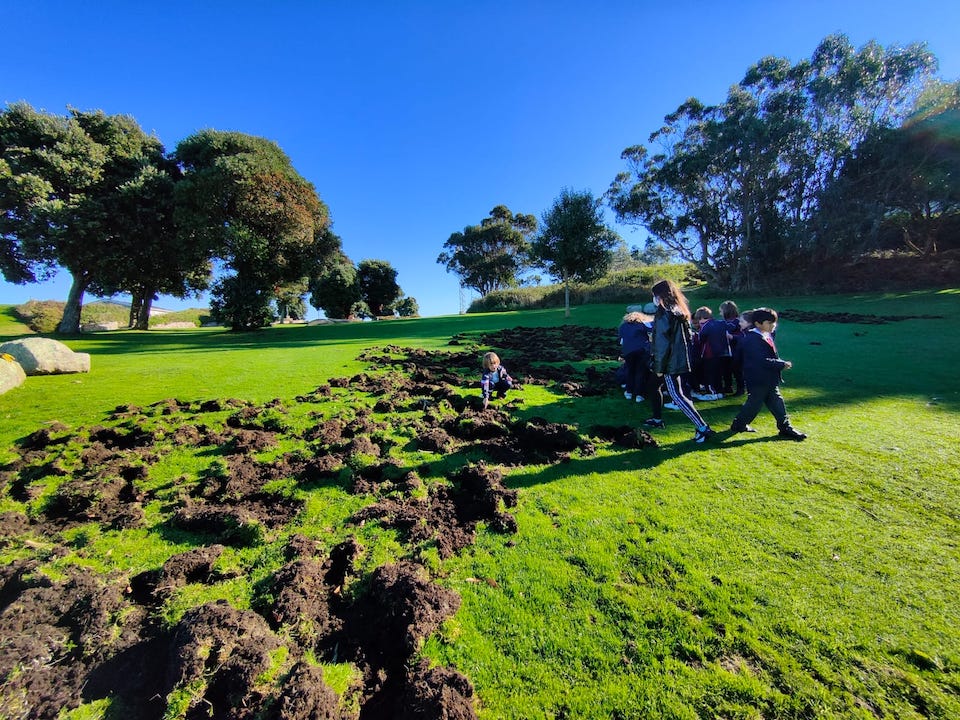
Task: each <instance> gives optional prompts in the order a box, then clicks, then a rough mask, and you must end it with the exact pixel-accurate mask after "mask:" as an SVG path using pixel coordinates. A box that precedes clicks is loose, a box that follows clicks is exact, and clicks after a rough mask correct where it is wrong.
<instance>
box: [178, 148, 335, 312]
mask: <svg viewBox="0 0 960 720" xmlns="http://www.w3.org/2000/svg"><path fill="white" fill-rule="evenodd" d="M175 157H176V159H177V160H178V161H179V162H180V164H181V166H182V167H183V172H184V176H183V180H182V181H181V182H180V183H178V185H177V207H176V221H177V227H178V230H179V232H180V233H181V236H182V237H184V238H186V239H188V240H189V241H190V242H192V243H195V244H196V245H198V246H199V247H203V248H205V249H206V250H207V252H208V253H209V254H210V255H211V256H212V257H216V258H220V259H221V261H222V262H223V264H224V266H225V267H226V269H227V270H228V271H229V274H228V275H227V276H225V277H223V278H221V279H220V280H219V281H218V282H217V283H216V284H215V285H214V288H213V294H212V302H211V309H212V310H213V311H214V314H215V316H216V317H217V318H218V319H219V320H220V321H221V322H224V323H225V324H227V325H228V326H229V327H231V328H232V329H234V330H252V329H255V328H258V327H262V326H264V325H266V324H268V323H269V322H270V321H271V319H272V311H271V309H270V303H271V300H272V299H273V298H274V296H275V294H276V290H277V288H279V287H280V286H281V285H284V284H286V283H289V282H292V281H295V280H298V279H300V278H303V277H307V276H309V275H310V274H311V273H312V271H313V269H314V268H315V267H316V266H317V265H318V264H319V263H320V262H321V260H322V259H323V258H326V257H328V256H329V255H330V254H331V253H333V252H336V251H337V250H339V241H338V238H337V237H336V235H334V234H333V233H331V232H329V225H330V217H329V212H328V210H327V206H326V205H325V204H324V203H323V202H322V201H321V200H320V198H319V197H318V195H317V192H316V190H315V189H314V187H313V185H312V184H311V183H309V182H307V181H306V180H305V179H304V178H303V177H301V176H300V175H299V174H298V173H297V172H296V170H294V168H293V166H292V165H291V163H290V159H289V158H288V157H287V155H286V154H285V153H284V152H283V151H282V150H281V149H280V148H279V147H278V146H277V145H276V143H273V142H271V141H269V140H266V139H264V138H260V137H255V136H252V135H246V134H243V133H238V132H222V131H216V130H204V131H201V132H199V133H197V134H195V135H192V136H190V137H189V138H187V139H186V140H183V141H182V142H181V143H180V144H179V145H177V149H176V151H175Z"/></svg>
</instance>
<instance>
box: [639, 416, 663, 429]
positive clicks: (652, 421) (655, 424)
mask: <svg viewBox="0 0 960 720" xmlns="http://www.w3.org/2000/svg"><path fill="white" fill-rule="evenodd" d="M643 424H644V425H645V426H646V427H649V428H660V429H663V428H665V427H666V424H665V423H664V422H663V420H661V419H660V418H647V419H646V420H644V421H643Z"/></svg>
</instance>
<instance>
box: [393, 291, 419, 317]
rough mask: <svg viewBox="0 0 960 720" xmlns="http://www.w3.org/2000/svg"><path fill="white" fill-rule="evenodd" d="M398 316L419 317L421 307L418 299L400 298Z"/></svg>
mask: <svg viewBox="0 0 960 720" xmlns="http://www.w3.org/2000/svg"><path fill="white" fill-rule="evenodd" d="M397 315H399V316H400V317H419V316H420V306H419V305H418V304H417V299H416V298H413V297H410V296H407V297H403V298H400V300H399V301H398V302H397Z"/></svg>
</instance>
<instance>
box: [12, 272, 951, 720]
mask: <svg viewBox="0 0 960 720" xmlns="http://www.w3.org/2000/svg"><path fill="white" fill-rule="evenodd" d="M723 299H726V298H710V297H706V296H703V295H701V294H699V293H694V294H693V297H692V298H691V303H692V304H694V305H695V306H696V305H700V304H707V305H710V306H712V307H714V308H716V306H717V305H718V304H719V301H720V300H723ZM735 299H736V300H737V302H738V304H739V305H740V307H741V309H746V308H749V307H752V306H754V305H757V304H766V305H772V306H774V307H777V308H778V309H781V310H782V309H785V308H796V309H800V310H812V311H818V312H856V313H864V314H874V315H881V316H903V315H940V316H942V317H943V318H944V319H942V320H938V319H916V320H907V321H898V322H891V323H888V324H882V325H876V324H849V323H832V322H823V323H815V324H811V323H799V322H790V321H789V320H784V321H783V322H782V323H781V326H780V329H779V331H778V347H779V349H780V351H781V354H782V355H783V356H784V357H786V358H788V359H791V360H793V361H794V364H795V368H794V369H793V370H791V371H788V372H787V373H786V380H787V383H788V384H787V385H786V386H785V387H784V388H783V391H784V395H785V397H786V401H787V407H788V410H789V411H790V413H791V415H792V416H793V418H794V422H795V424H796V425H797V427H799V428H800V429H802V430H803V431H805V432H807V433H808V434H809V435H810V438H809V439H808V440H807V441H806V442H804V443H785V442H771V441H770V440H771V435H773V434H774V433H775V427H774V423H773V420H772V418H771V417H770V416H769V415H768V414H761V415H760V416H759V417H758V418H757V421H756V422H755V423H754V425H755V427H756V428H757V430H758V433H757V434H755V435H738V436H735V437H733V438H729V437H724V438H722V439H721V441H720V442H717V443H714V444H713V445H711V446H709V447H702V446H696V445H694V444H693V443H692V442H691V441H690V438H691V437H692V428H691V427H690V426H689V424H687V423H685V422H683V421H681V419H680V418H679V416H678V415H677V414H675V413H673V414H671V413H669V412H668V413H667V414H666V415H665V419H666V420H667V422H668V427H667V428H666V430H664V431H659V432H657V433H656V437H657V439H658V440H659V442H660V444H661V447H660V448H658V449H644V450H616V449H604V450H601V451H600V452H598V453H597V454H596V455H595V456H592V457H581V456H579V455H575V456H574V458H573V459H572V460H571V461H570V462H568V463H563V464H560V465H555V466H550V467H526V468H520V469H515V470H513V471H511V472H509V473H508V474H507V476H506V480H505V483H506V484H507V485H508V486H510V487H513V488H516V489H518V491H519V504H518V507H517V508H515V515H516V517H517V521H518V524H519V532H518V533H517V534H516V535H501V534H494V533H486V532H481V533H480V534H479V535H478V539H477V542H476V544H475V545H474V546H472V547H470V548H468V549H467V550H466V551H464V552H463V553H461V554H460V555H458V556H456V557H453V558H451V559H448V560H444V561H440V560H438V559H436V558H434V559H433V561H432V563H431V568H432V570H433V571H434V573H435V574H436V575H437V576H438V577H439V578H440V582H442V583H443V584H445V585H447V586H449V587H451V588H453V589H455V590H456V591H457V592H458V593H459V594H460V595H461V596H462V598H463V603H462V606H461V609H460V611H459V612H458V614H457V615H456V616H455V617H454V618H453V619H451V620H449V621H448V622H447V623H446V624H445V625H444V627H443V628H442V629H441V631H439V632H438V633H436V634H435V635H434V636H433V637H432V638H430V639H429V640H428V642H427V643H426V646H425V648H424V653H425V654H426V655H427V656H429V657H431V658H433V659H435V660H436V661H437V662H439V663H443V664H453V665H455V666H456V667H457V668H458V669H460V670H461V671H462V672H463V673H465V674H466V675H467V676H468V677H469V678H470V679H471V681H472V682H473V683H474V686H475V689H476V692H477V695H478V698H479V708H480V716H481V717H482V718H490V719H493V718H498V719H499V718H597V719H599V718H701V717H723V718H812V717H816V718H873V717H888V718H921V717H934V718H954V717H960V605H958V603H957V600H956V598H957V588H960V551H958V539H960V485H958V483H957V468H958V467H960V381H958V380H957V377H956V372H955V370H954V367H953V359H954V358H957V357H960V336H958V335H957V334H956V333H955V332H954V331H952V330H951V329H950V325H949V322H950V320H952V318H953V317H954V316H955V315H956V314H957V311H958V310H960V292H957V291H941V292H915V293H906V294H896V295H893V294H891V295H876V294H874V295H864V296H831V297H818V298H812V297H790V298H768V297H762V298H761V297H757V298H735ZM622 314H623V307H622V306H620V305H595V306H582V307H577V308H575V309H574V311H573V317H572V318H571V319H570V320H569V321H566V320H564V318H563V312H562V310H537V311H527V312H523V313H499V314H489V315H468V316H454V317H443V318H427V319H416V320H397V321H392V322H384V323H362V324H351V325H334V326H316V327H304V326H286V327H277V328H271V329H268V330H264V331H262V332H258V333H253V334H248V335H241V334H233V333H229V332H225V331H223V330H219V329H198V330H195V331H183V332H181V331H165V332H163V333H136V332H115V333H105V334H98V335H95V336H89V337H82V338H77V339H70V340H68V341H67V344H69V345H70V346H71V347H73V348H74V349H76V350H80V351H83V352H89V353H91V355H92V356H93V358H92V371H91V373H90V374H88V375H72V376H71V375H66V376H54V377H31V378H28V379H27V382H26V383H25V384H24V385H23V386H21V387H20V388H17V389H14V390H12V391H10V392H8V393H6V394H5V395H2V396H0V453H4V452H7V450H6V449H7V448H8V447H10V446H11V445H12V443H13V442H14V441H15V439H16V438H19V437H22V436H24V435H26V434H27V433H29V432H31V431H33V430H35V429H36V428H37V427H39V426H41V425H42V424H43V423H46V422H50V421H53V420H59V421H61V422H64V423H66V424H68V425H70V426H71V427H75V428H76V427H81V426H89V425H92V424H95V423H99V422H103V420H104V417H105V416H106V414H107V413H108V411H110V410H111V409H113V408H114V407H115V406H117V405H120V404H125V403H130V404H134V405H143V406H145V405H149V404H150V403H152V402H156V401H158V400H161V399H164V398H167V397H177V398H180V399H184V400H203V399H209V398H217V397H238V398H242V399H244V400H250V401H253V402H258V403H259V402H265V401H268V400H270V399H272V398H275V397H279V398H284V399H289V398H292V397H294V396H296V395H297V394H300V393H305V392H309V391H310V390H312V389H313V388H315V387H316V386H317V385H319V384H321V383H322V382H323V381H324V380H326V379H327V378H329V377H332V376H341V375H351V374H353V373H355V372H359V371H360V370H362V369H364V367H365V366H364V364H363V363H361V362H359V361H358V360H357V359H356V357H357V355H358V354H359V353H360V352H361V350H363V349H364V348H366V347H370V346H379V345H384V344H388V343H389V344H396V345H401V346H418V347H424V348H428V349H443V348H446V347H447V342H448V340H449V339H450V337H451V336H453V335H454V334H457V333H464V332H466V333H470V332H475V331H481V330H490V329H496V328H506V327H514V326H518V325H524V326H534V325H537V326H553V325H561V324H563V323H564V322H572V323H579V324H586V325H596V326H602V327H609V328H610V330H611V335H614V334H615V331H616V326H617V324H618V323H619V320H620V318H621V316H622ZM21 332H22V330H21V331H18V329H17V326H16V323H14V322H11V321H9V316H8V315H7V313H5V312H4V311H3V310H2V309H0V341H2V340H5V339H9V338H10V337H11V336H13V335H17V334H20V333H21ZM504 360H505V362H506V363H507V364H508V366H509V358H508V357H505V358H504ZM520 394H521V395H522V397H523V398H524V401H525V402H524V406H523V408H524V409H523V410H522V411H521V414H523V415H534V414H536V415H542V416H544V417H547V419H549V420H554V421H562V422H573V423H577V424H578V425H579V426H580V428H581V430H585V428H587V427H589V426H590V425H592V424H595V423H628V424H632V425H637V424H638V423H639V422H640V421H642V420H643V418H644V417H645V408H644V407H642V406H637V405H635V404H634V403H627V402H626V401H624V400H623V399H622V398H621V397H619V395H617V396H611V397H601V398H570V397H566V396H563V395H558V394H556V393H555V392H553V391H552V390H551V389H549V388H542V387H535V386H527V387H525V388H524V389H523V390H522V391H521V393H520ZM737 407H738V403H737V402H736V400H735V399H727V400H723V401H719V402H714V403H706V404H703V405H702V406H701V409H702V411H703V413H704V415H705V417H706V418H707V419H708V420H709V421H710V422H711V423H712V424H714V426H715V427H717V428H725V427H726V426H727V425H728V424H729V422H730V420H731V419H732V417H733V415H734V414H735V412H736V409H737ZM349 410H350V408H349V406H346V405H345V406H343V407H334V409H333V411H337V412H349ZM289 421H290V422H292V423H300V422H305V420H304V419H303V418H291V419H290V420H289ZM394 452H396V454H397V455H398V456H400V457H405V458H406V454H405V451H404V450H403V449H402V446H398V447H397V448H395V449H394ZM3 460H4V458H3V457H2V456H0V462H2V461H3ZM192 462H193V460H191V459H190V458H189V457H187V456H186V455H184V456H183V457H179V458H178V457H176V456H171V457H170V458H167V459H165V460H164V461H163V462H162V463H161V464H160V465H159V466H158V467H156V468H154V470H153V471H152V473H151V480H152V481H153V482H155V483H157V484H158V486H160V485H165V486H167V487H169V488H170V490H171V492H173V491H174V487H175V485H176V483H177V481H178V478H179V477H181V476H187V477H195V473H196V467H195V466H193V465H191V463H192ZM281 489H282V488H281ZM305 492H306V501H307V504H306V507H305V509H304V511H303V512H302V514H301V517H299V518H298V519H297V521H296V523H295V524H296V526H297V527H296V528H295V530H296V531H298V532H307V533H308V534H310V533H312V534H315V535H318V536H319V535H321V533H323V532H327V531H330V532H332V533H333V534H334V535H335V536H336V539H337V540H338V539H340V538H341V537H342V536H344V535H345V534H347V533H348V532H350V531H351V530H357V529H355V528H354V529H351V530H348V529H346V528H342V527H341V526H342V523H343V522H344V520H345V518H346V517H348V516H349V515H350V514H351V513H352V512H353V511H354V510H356V509H357V508H358V507H359V505H360V504H362V503H364V502H366V501H365V500H363V498H358V497H355V496H349V495H347V494H346V493H345V492H344V491H343V488H341V487H339V486H338V485H336V484H332V485H325V486H324V487H320V488H315V489H309V490H307V491H305ZM16 505H17V503H15V501H13V500H11V499H9V498H8V497H7V496H6V494H4V495H3V500H2V502H0V510H3V509H9V508H12V507H15V506H16ZM145 511H146V512H147V514H148V517H149V513H151V512H153V511H154V509H151V508H146V509H145ZM293 530H294V529H291V532H292V531H293ZM357 531H358V532H361V533H364V534H363V537H362V541H363V544H364V546H365V547H367V548H368V553H369V556H368V557H367V558H366V560H365V562H366V563H367V565H368V566H369V567H371V568H372V567H373V566H375V565H376V564H377V563H379V562H382V561H384V560H388V559H391V558H392V557H396V556H399V555H401V554H403V553H404V552H405V550H404V548H403V546H402V545H401V544H400V543H399V542H398V541H397V540H396V539H395V538H394V536H393V535H392V534H391V533H378V531H377V530H376V528H375V527H370V526H368V527H365V528H363V529H360V530H357ZM68 540H69V544H70V545H71V547H72V548H73V549H74V552H73V554H72V555H70V556H67V557H58V558H55V559H47V561H48V567H49V569H50V571H51V572H54V571H55V570H56V568H57V567H59V566H62V565H63V564H65V563H80V564H85V565H86V566H89V567H91V568H94V569H96V570H102V569H104V568H108V567H112V568H113V569H118V570H120V571H124V572H131V573H132V572H136V571H140V570H143V569H147V568H154V567H157V566H158V565H159V564H160V563H161V562H162V561H163V559H164V558H165V557H166V555H168V554H170V553H172V552H175V551H182V549H183V547H182V546H180V545H178V544H177V539H176V538H170V537H167V538H161V537H158V536H156V535H150V534H148V533H144V532H143V531H130V532H129V534H127V535H124V534H117V533H106V532H101V531H99V530H97V529H94V528H85V529H83V530H78V531H74V532H73V534H72V536H71V537H70V538H68ZM36 545H37V543H35V542H34V543H16V542H15V543H12V544H8V545H7V546H6V547H5V548H4V550H3V553H0V561H3V560H9V559H10V558H11V557H14V556H22V554H24V553H27V552H38V553H41V554H42V551H43V549H42V548H40V549H39V550H36V549H35V546H36ZM279 545H280V543H279V540H277V541H276V542H274V543H271V544H267V545H261V546H256V547H252V548H244V549H242V550H234V551H231V552H229V553H225V555H224V557H221V559H220V561H219V562H220V564H221V565H222V566H223V567H224V568H225V569H228V570H229V569H242V570H243V571H244V572H245V573H246V574H247V575H246V576H245V577H241V578H240V579H239V580H237V579H235V580H231V581H230V582H227V583H223V584H220V585H218V586H217V588H216V590H215V592H216V593H218V594H217V595H215V596H211V595H210V594H209V592H205V591H204V590H203V588H202V587H194V586H189V587H188V588H185V589H184V590H183V591H182V592H180V593H178V594H177V595H176V597H175V598H173V599H172V600H171V603H170V605H169V607H168V615H169V617H168V618H166V619H167V621H168V622H173V621H174V620H175V619H176V617H177V616H178V614H180V613H182V611H183V610H185V609H186V608H187V607H189V606H190V604H191V603H196V602H201V601H208V600H210V599H212V598H213V597H225V598H226V599H228V600H229V601H230V602H231V603H232V604H234V605H235V606H237V607H248V606H249V604H250V602H251V600H252V599H255V596H256V592H257V590H256V588H255V585H256V583H257V582H258V581H261V580H263V579H264V578H267V577H269V575H270V573H271V572H272V571H273V570H275V569H276V567H278V565H279V563H280V562H281V560H280V558H279V557H278V554H279V553H278V550H277V548H278V547H279ZM341 672H342V673H345V674H346V675H349V669H348V668H344V669H342V670H341ZM346 675H345V676H346ZM104 712H106V711H104V710H102V704H96V707H93V706H92V705H87V706H83V707H82V708H81V710H78V711H75V712H74V713H72V714H70V715H69V717H77V718H79V717H84V718H86V717H90V718H95V717H104V715H103V713H104ZM171 717H173V716H171Z"/></svg>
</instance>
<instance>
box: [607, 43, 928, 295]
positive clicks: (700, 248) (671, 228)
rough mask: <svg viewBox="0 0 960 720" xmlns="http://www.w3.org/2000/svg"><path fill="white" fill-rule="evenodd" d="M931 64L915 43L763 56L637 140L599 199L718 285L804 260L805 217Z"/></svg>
mask: <svg viewBox="0 0 960 720" xmlns="http://www.w3.org/2000/svg"><path fill="white" fill-rule="evenodd" d="M935 68H936V60H935V58H934V57H933V56H932V55H931V54H930V53H929V52H928V51H927V50H926V48H925V46H924V45H922V44H915V45H911V46H909V47H907V48H891V49H884V48H882V47H880V46H879V45H877V44H876V43H872V42H871V43H868V44H866V45H865V46H864V47H862V48H860V49H859V50H855V49H854V48H853V47H852V46H851V45H850V43H849V41H848V40H847V39H846V38H845V37H844V36H842V35H833V36H829V37H827V38H826V39H825V40H823V41H822V42H821V43H820V45H819V46H818V47H817V49H816V51H815V52H814V54H813V56H812V58H811V59H810V60H804V61H801V62H799V63H797V64H795V65H792V64H791V63H790V62H789V61H787V60H785V59H782V58H773V57H767V58H763V59H761V60H760V61H759V62H758V63H756V64H755V65H754V66H752V67H751V68H749V69H748V70H747V72H746V74H745V76H744V78H743V80H742V81H741V82H740V83H738V84H736V85H734V86H733V87H731V89H730V91H729V93H728V95H727V97H726V99H725V100H724V102H722V103H720V104H718V105H714V106H706V105H704V104H702V103H701V102H699V101H698V100H696V99H695V98H691V99H689V100H687V101H686V102H685V103H683V104H682V105H681V106H680V107H679V108H678V109H677V110H676V111H675V112H673V113H671V114H669V115H667V116H666V118H665V123H664V126H663V127H662V128H660V129H658V130H657V131H656V132H654V133H653V134H652V135H651V136H650V139H649V142H650V143H651V144H657V145H658V146H659V152H652V151H651V150H650V149H649V148H648V147H646V146H644V145H635V146H632V147H629V148H627V149H626V150H624V152H623V154H622V158H623V159H624V160H625V161H626V162H627V165H628V168H627V170H626V171H625V172H622V173H620V174H619V175H618V176H617V177H616V178H615V179H614V181H613V183H612V184H611V187H610V189H609V190H608V192H607V194H606V196H607V199H608V201H609V202H610V205H611V207H612V208H613V210H614V211H615V213H616V214H617V217H618V218H619V219H620V220H622V221H624V222H627V223H633V224H639V225H642V226H644V227H646V228H647V229H648V230H649V231H650V232H651V233H652V234H653V235H654V237H656V238H657V239H658V240H659V241H661V242H662V243H664V244H665V245H666V246H667V247H668V248H670V249H671V250H673V251H674V252H676V253H677V254H678V255H679V256H680V257H681V258H682V259H684V260H687V261H690V262H693V263H695V264H696V265H697V266H698V267H699V268H700V270H701V271H702V272H703V273H705V274H706V275H707V276H708V277H709V278H710V279H711V280H712V281H714V282H715V283H717V284H718V285H720V286H726V287H730V288H734V289H736V288H746V287H751V286H752V285H753V284H754V283H755V280H756V278H755V276H754V275H753V273H754V272H755V271H756V269H757V268H760V267H762V266H767V267H769V266H770V264H773V265H776V266H783V265H789V264H791V263H795V262H796V263H800V262H804V261H805V260H806V259H807V258H809V257H810V256H811V253H812V242H811V227H810V221H811V217H812V216H813V214H814V213H815V212H816V210H817V207H818V203H819V202H820V198H821V195H822V193H823V192H824V191H825V189H826V188H827V187H829V186H830V185H831V183H832V182H833V181H834V180H835V179H836V178H837V177H838V176H839V173H840V172H841V170H842V168H843V166H844V164H845V163H846V162H847V161H848V160H849V159H850V157H851V156H852V154H853V152H854V150H855V148H856V147H857V146H858V145H859V144H860V143H861V142H863V141H864V139H865V138H866V137H867V136H868V135H869V133H871V132H873V131H874V130H875V129H876V128H879V127H893V126H896V125H898V124H899V123H900V122H902V120H903V118H904V117H905V116H906V113H907V111H908V109H909V108H910V107H912V105H913V103H914V102H915V100H916V97H917V96H918V94H919V93H920V91H921V90H922V88H923V85H924V83H925V81H926V80H927V79H928V78H929V77H930V75H931V73H932V72H933V71H934V70H935Z"/></svg>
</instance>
